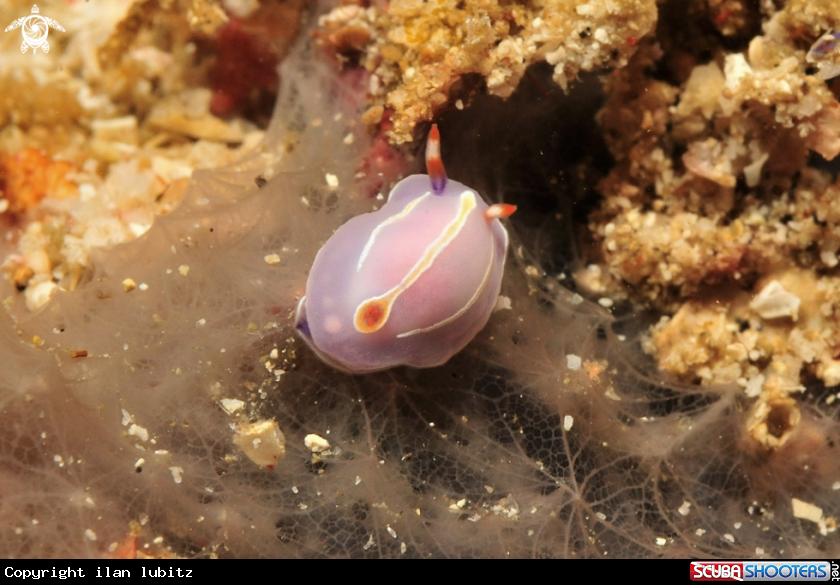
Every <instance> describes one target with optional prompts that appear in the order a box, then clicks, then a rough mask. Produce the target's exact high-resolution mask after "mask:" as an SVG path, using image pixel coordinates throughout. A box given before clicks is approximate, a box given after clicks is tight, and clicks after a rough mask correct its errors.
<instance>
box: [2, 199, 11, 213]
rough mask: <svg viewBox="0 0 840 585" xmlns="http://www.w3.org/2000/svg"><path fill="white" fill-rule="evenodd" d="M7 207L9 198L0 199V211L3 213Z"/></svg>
mask: <svg viewBox="0 0 840 585" xmlns="http://www.w3.org/2000/svg"><path fill="white" fill-rule="evenodd" d="M8 209H9V200H8V199H0V213H5V212H6V211H8Z"/></svg>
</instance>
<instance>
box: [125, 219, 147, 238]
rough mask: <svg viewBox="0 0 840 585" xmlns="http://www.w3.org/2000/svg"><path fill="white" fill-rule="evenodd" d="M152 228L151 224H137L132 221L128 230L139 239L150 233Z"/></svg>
mask: <svg viewBox="0 0 840 585" xmlns="http://www.w3.org/2000/svg"><path fill="white" fill-rule="evenodd" d="M151 227H152V224H150V223H135V222H133V221H132V222H129V224H128V230H129V231H130V232H131V233H132V234H134V237H135V238H139V237H140V236H142V235H143V234H145V233H146V232H147V231H149V228H151Z"/></svg>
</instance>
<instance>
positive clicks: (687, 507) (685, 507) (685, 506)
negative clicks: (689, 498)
mask: <svg viewBox="0 0 840 585" xmlns="http://www.w3.org/2000/svg"><path fill="white" fill-rule="evenodd" d="M690 511H691V502H686V501H685V500H683V503H682V506H680V507H679V508H677V512H679V513H680V515H681V516H688V513H689V512H690Z"/></svg>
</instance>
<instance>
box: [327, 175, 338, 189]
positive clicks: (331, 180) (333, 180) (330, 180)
mask: <svg viewBox="0 0 840 585" xmlns="http://www.w3.org/2000/svg"><path fill="white" fill-rule="evenodd" d="M324 179H326V181H327V185H328V186H329V187H330V189H335V188H336V187H338V177H336V176H335V175H333V174H332V173H327V174H326V175H324Z"/></svg>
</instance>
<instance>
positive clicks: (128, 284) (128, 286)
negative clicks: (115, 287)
mask: <svg viewBox="0 0 840 585" xmlns="http://www.w3.org/2000/svg"><path fill="white" fill-rule="evenodd" d="M122 285H123V290H124V291H125V292H131V291H133V290H134V289H135V288H137V283H136V282H134V280H132V279H130V278H126V279H125V280H123V281H122Z"/></svg>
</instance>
